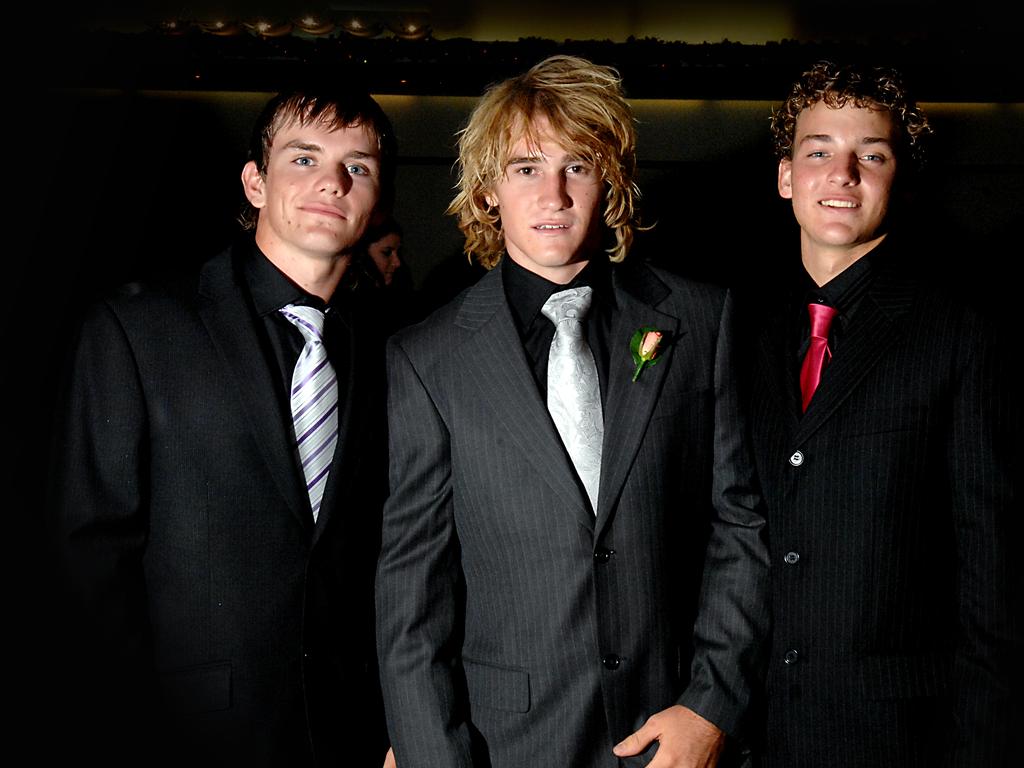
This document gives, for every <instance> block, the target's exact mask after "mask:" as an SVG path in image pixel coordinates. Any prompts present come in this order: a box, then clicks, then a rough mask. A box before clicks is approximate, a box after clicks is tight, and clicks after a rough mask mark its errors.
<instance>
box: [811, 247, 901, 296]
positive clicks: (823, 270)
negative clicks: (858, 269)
mask: <svg viewBox="0 0 1024 768" xmlns="http://www.w3.org/2000/svg"><path fill="white" fill-rule="evenodd" d="M884 239H885V235H881V236H880V237H877V238H875V239H874V240H871V241H870V242H867V243H860V244H858V245H855V246H844V247H841V248H830V247H828V246H824V247H823V246H821V245H812V244H810V243H808V242H806V241H803V242H801V250H800V259H801V261H802V262H803V265H804V269H805V270H807V274H808V275H810V276H811V279H812V280H813V281H814V283H815V285H817V286H818V287H821V286H823V285H825V283H827V282H829V281H830V280H832V279H833V278H835V277H836V276H837V275H839V274H841V273H843V272H844V271H846V270H847V269H849V268H850V267H851V266H852V265H853V264H854V262H856V261H857V260H858V259H860V258H861V257H862V256H864V255H865V254H867V253H870V252H871V251H872V250H874V248H875V247H876V246H877V245H878V244H879V243H881V242H882V240H884Z"/></svg>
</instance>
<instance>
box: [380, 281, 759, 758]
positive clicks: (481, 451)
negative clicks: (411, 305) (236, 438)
mask: <svg viewBox="0 0 1024 768" xmlns="http://www.w3.org/2000/svg"><path fill="white" fill-rule="evenodd" d="M613 286H614V294H615V299H616V303H617V309H616V310H615V312H616V316H615V319H614V322H613V326H612V327H613V332H612V337H611V338H612V340H613V341H612V344H611V360H610V365H609V369H610V373H609V384H608V393H607V397H606V402H607V406H606V413H605V442H604V449H603V461H602V475H601V485H600V501H599V508H598V510H597V514H596V519H595V516H594V514H593V513H592V512H590V511H589V507H588V504H587V503H586V502H585V501H584V498H585V497H584V491H583V490H582V487H581V486H580V484H579V481H578V480H577V478H576V475H575V472H574V470H573V469H572V466H571V463H570V460H569V459H568V457H567V455H566V453H565V451H564V449H563V447H562V444H561V442H560V440H559V438H558V435H557V432H556V430H555V428H554V426H553V424H552V422H551V420H550V417H549V416H548V412H547V409H546V407H545V404H544V403H543V402H542V400H541V397H540V395H539V392H538V388H537V386H536V384H535V382H534V380H533V378H532V375H531V373H530V369H529V366H528V363H527V361H526V357H525V354H524V352H523V350H522V346H521V343H520V340H519V337H518V335H517V333H516V330H515V326H514V323H513V320H512V317H511V314H510V311H509V308H508V305H507V303H506V299H505V295H504V289H503V286H502V277H501V270H500V269H496V270H493V271H492V272H490V273H488V274H487V275H485V276H484V277H483V278H482V279H481V281H480V282H479V283H477V284H476V285H475V286H473V287H472V288H470V289H468V291H467V292H465V293H464V294H463V295H462V296H461V297H459V298H458V299H456V300H455V301H454V302H453V303H452V304H450V305H448V306H447V307H445V308H443V309H441V310H440V311H438V312H437V313H435V314H434V315H433V316H432V317H430V318H428V319H427V320H426V321H425V322H424V323H422V324H420V325H418V326H415V327H413V328H411V329H408V330H406V331H404V332H401V333H399V334H398V335H397V336H396V337H393V338H392V340H391V342H390V344H389V349H388V358H389V363H388V374H389V426H390V445H391V495H390V498H389V500H388V502H387V504H386V506H385V522H384V528H383V549H382V554H381V559H380V563H379V567H378V581H377V601H378V653H379V658H380V662H381V665H382V666H381V674H382V682H383V687H384V690H385V702H386V710H387V716H388V725H389V733H390V735H391V738H392V743H393V744H394V746H395V749H396V756H397V759H398V763H399V765H401V766H402V767H403V768H416V767H417V766H469V765H475V766H482V765H490V766H493V767H494V768H523V767H524V766H530V767H531V768H543V766H552V768H554V767H555V766H558V767H559V768H571V767H573V766H577V767H582V766H615V765H618V761H617V759H616V758H615V757H614V756H613V755H612V753H611V749H612V746H613V745H614V744H615V743H616V742H617V741H619V740H620V739H622V738H623V737H625V736H626V735H628V734H629V733H630V732H632V731H633V730H634V729H636V728H637V727H639V726H640V725H641V724H642V723H643V722H644V720H645V719H646V718H647V717H648V716H650V715H651V714H653V713H655V712H657V711H659V710H661V709H664V708H665V707H667V706H669V705H671V704H674V703H677V702H678V703H683V704H686V705H688V706H690V707H691V708H693V709H695V710H696V711H698V712H700V713H701V714H702V715H704V716H705V717H707V718H708V719H710V720H712V721H713V722H715V723H717V724H719V725H720V726H721V727H723V728H724V729H725V730H726V731H729V732H735V730H736V729H737V728H738V726H739V723H740V721H741V719H742V716H743V714H744V711H745V709H746V708H747V705H748V703H749V700H750V696H751V689H752V687H753V686H754V685H755V684H756V679H757V675H758V666H757V665H758V658H759V655H758V648H759V645H758V643H759V641H760V640H761V639H762V637H763V634H764V631H765V621H766V605H765V596H764V594H763V590H764V589H765V586H766V582H767V576H766V572H765V569H766V559H765V550H764V543H763V517H762V515H761V512H760V508H759V503H760V498H759V496H757V495H756V494H754V493H752V492H751V490H750V484H749V481H750V472H751V469H752V466H751V461H750V460H749V459H747V460H745V459H744V457H745V456H746V454H745V453H744V449H745V444H744V442H743V440H742V432H743V430H742V421H741V419H740V418H739V415H738V413H737V411H736V406H737V400H736V398H735V396H734V390H733V388H732V384H733V382H732V380H731V377H730V375H729V374H730V371H731V365H730V363H729V357H730V355H731V353H732V347H731V343H730V342H731V339H730V336H729V333H728V331H727V330H726V329H727V328H728V326H729V323H730V310H729V308H730V306H731V303H730V301H729V300H728V299H727V297H726V295H725V293H724V292H723V291H721V290H718V289H716V288H712V287H709V286H704V285H698V284H695V283H690V282H685V281H683V280H681V279H679V278H677V277H674V276H670V275H668V274H665V273H661V272H655V271H654V270H652V269H650V268H648V267H646V266H643V265H637V266H635V267H632V268H630V267H625V266H619V267H615V268H614V269H613ZM644 325H651V326H655V327H657V328H659V329H662V330H663V331H665V333H666V337H667V338H668V339H669V342H668V345H667V347H666V350H665V352H664V353H663V358H662V360H661V362H660V363H659V364H658V365H655V366H652V367H649V368H647V369H646V370H645V371H644V372H643V374H642V375H641V376H640V378H639V379H638V380H637V381H636V382H631V381H630V378H631V376H632V373H633V363H632V360H631V357H630V352H629V339H630V337H631V336H632V335H633V333H634V331H635V330H636V329H637V328H639V327H640V326H644ZM705 563H706V564H705ZM702 573H703V592H704V594H703V598H702V599H701V600H699V599H698V593H699V592H700V589H701V579H702ZM698 603H699V605H698ZM698 617H699V619H698ZM695 620H697V627H696V631H695V627H694V623H695ZM695 644H696V646H697V651H696V655H695V654H694V650H693V648H694V645H695ZM691 661H692V671H691ZM652 752H653V750H652ZM650 757H651V753H650V752H649V753H648V754H647V755H645V756H643V757H640V758H637V759H636V760H634V761H630V763H629V764H636V765H642V764H646V763H647V762H648V761H649V760H650Z"/></svg>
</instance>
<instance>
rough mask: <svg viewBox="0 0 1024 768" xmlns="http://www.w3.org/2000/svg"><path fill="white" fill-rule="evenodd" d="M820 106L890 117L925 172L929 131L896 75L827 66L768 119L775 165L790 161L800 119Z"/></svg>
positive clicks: (807, 77) (804, 78) (806, 77)
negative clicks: (846, 107)
mask: <svg viewBox="0 0 1024 768" xmlns="http://www.w3.org/2000/svg"><path fill="white" fill-rule="evenodd" d="M819 101H822V102H824V103H825V104H826V105H828V106H829V107H832V108H834V109H839V108H841V107H843V106H844V105H846V104H848V103H850V104H853V105H854V106H857V107H869V108H872V109H884V110H886V111H888V112H889V114H891V115H892V118H893V122H894V123H895V124H896V125H897V126H898V127H899V129H900V131H899V132H900V139H901V143H902V145H903V146H902V150H903V151H904V152H905V154H906V156H907V157H909V158H910V160H911V162H912V165H913V166H914V168H915V169H916V170H920V169H921V168H922V167H923V166H924V162H925V149H926V147H925V145H926V143H927V140H928V137H929V136H930V135H931V134H932V127H931V125H929V123H928V118H927V117H926V116H925V114H924V112H923V111H922V110H921V108H920V107H918V105H917V103H916V102H915V101H914V100H913V98H911V96H910V95H909V93H908V91H907V88H906V86H905V85H904V84H903V78H902V76H901V75H900V73H899V72H897V71H896V70H894V69H890V68H887V67H869V66H864V65H859V64H847V65H843V66H840V65H838V64H835V63H833V62H831V61H819V62H818V63H817V64H815V65H814V66H813V67H811V69H809V70H807V71H806V72H804V73H803V74H802V75H801V76H800V79H799V80H797V81H796V83H794V84H793V88H792V90H791V91H790V93H789V96H788V97H787V98H786V100H785V101H784V102H783V103H782V104H781V106H779V107H778V108H777V109H776V110H775V111H774V112H773V113H772V115H771V128H772V139H773V144H774V147H775V155H776V157H777V158H778V159H779V160H784V159H786V158H789V157H792V154H793V141H794V139H795V134H796V119H797V117H798V116H799V114H800V113H801V112H802V111H803V110H805V109H807V108H808V107H811V106H813V105H815V104H817V103H818V102H819Z"/></svg>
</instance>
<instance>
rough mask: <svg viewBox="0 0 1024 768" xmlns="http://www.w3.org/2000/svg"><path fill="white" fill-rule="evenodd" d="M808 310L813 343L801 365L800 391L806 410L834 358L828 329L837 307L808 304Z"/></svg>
mask: <svg viewBox="0 0 1024 768" xmlns="http://www.w3.org/2000/svg"><path fill="white" fill-rule="evenodd" d="M807 311H808V312H809V313H810V315H811V344H810V346H809V347H808V348H807V354H806V356H804V362H803V364H802V365H801V366H800V393H801V395H802V396H803V397H802V400H803V406H804V410H805V411H806V410H807V404H808V403H810V402H811V397H812V396H813V395H814V390H816V389H817V388H818V382H820V381H821V372H822V371H823V370H825V366H826V365H827V364H828V361H829V360H831V359H832V351H831V350H830V349H829V348H828V329H829V326H831V325H832V318H833V317H835V316H836V310H835V308H834V307H830V306H828V305H827V304H808V305H807Z"/></svg>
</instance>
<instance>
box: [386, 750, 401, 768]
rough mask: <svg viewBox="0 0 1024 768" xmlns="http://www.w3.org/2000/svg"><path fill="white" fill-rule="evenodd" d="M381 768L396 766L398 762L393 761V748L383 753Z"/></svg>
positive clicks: (396, 767)
mask: <svg viewBox="0 0 1024 768" xmlns="http://www.w3.org/2000/svg"><path fill="white" fill-rule="evenodd" d="M383 768H398V763H396V762H395V750H393V749H389V750H388V753H387V754H386V755H384V766H383Z"/></svg>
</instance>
